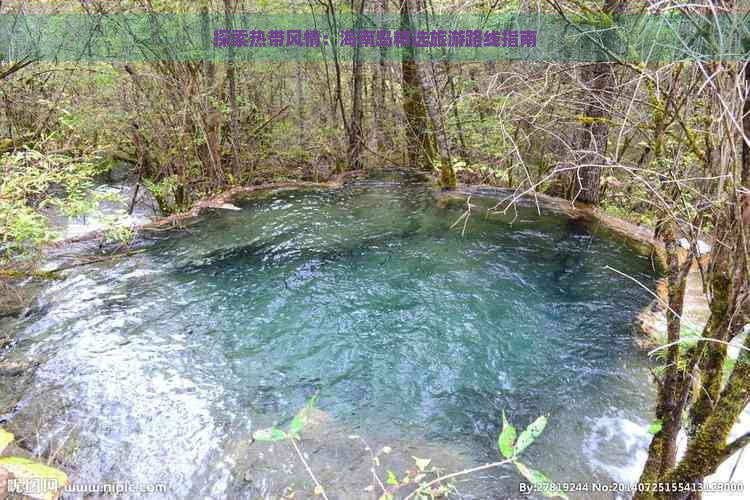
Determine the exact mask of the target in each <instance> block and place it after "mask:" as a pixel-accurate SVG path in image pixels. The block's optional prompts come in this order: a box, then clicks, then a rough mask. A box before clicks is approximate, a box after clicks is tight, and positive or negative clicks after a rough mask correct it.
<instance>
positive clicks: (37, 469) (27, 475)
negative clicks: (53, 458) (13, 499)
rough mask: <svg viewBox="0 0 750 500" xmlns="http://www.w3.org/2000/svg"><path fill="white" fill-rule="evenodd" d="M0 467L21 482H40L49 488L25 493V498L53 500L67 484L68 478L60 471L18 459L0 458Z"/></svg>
mask: <svg viewBox="0 0 750 500" xmlns="http://www.w3.org/2000/svg"><path fill="white" fill-rule="evenodd" d="M0 467H2V468H3V469H5V470H7V471H8V472H10V473H11V474H13V476H14V477H15V478H16V479H19V480H21V481H37V482H39V481H41V482H42V483H43V484H47V485H49V486H50V489H49V490H47V491H40V492H38V493H33V492H32V493H26V496H29V497H31V498H38V499H42V500H54V499H55V498H57V497H58V494H59V491H60V489H62V488H63V487H64V486H65V485H66V484H68V476H67V475H66V474H65V473H64V472H63V471H61V470H58V469H55V468H53V467H48V466H46V465H43V464H40V463H37V462H34V461H33V460H28V459H26V458H20V457H2V458H0Z"/></svg>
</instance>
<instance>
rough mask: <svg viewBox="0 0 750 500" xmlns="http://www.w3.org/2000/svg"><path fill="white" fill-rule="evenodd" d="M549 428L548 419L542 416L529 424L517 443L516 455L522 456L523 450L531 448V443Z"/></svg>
mask: <svg viewBox="0 0 750 500" xmlns="http://www.w3.org/2000/svg"><path fill="white" fill-rule="evenodd" d="M546 426H547V417H546V416H544V415H542V416H541V417H539V418H537V419H536V420H534V421H533V422H531V423H530V424H529V426H528V427H526V429H524V430H523V432H522V433H521V435H520V436H518V441H516V447H515V449H516V455H520V454H521V452H522V451H523V450H525V449H526V448H528V447H529V445H530V444H531V443H533V442H534V440H536V438H538V437H539V435H540V434H541V433H542V432H543V431H544V428H545V427H546Z"/></svg>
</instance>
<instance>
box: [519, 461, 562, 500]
mask: <svg viewBox="0 0 750 500" xmlns="http://www.w3.org/2000/svg"><path fill="white" fill-rule="evenodd" d="M514 463H515V464H516V468H517V469H518V472H520V473H521V475H522V476H523V477H524V478H525V479H526V480H527V481H528V482H530V483H531V484H532V485H533V486H535V488H536V491H537V492H538V493H540V494H541V495H542V496H545V497H547V498H555V497H557V498H564V499H565V500H568V495H566V494H565V492H563V491H553V490H552V488H551V487H550V486H549V485H550V483H551V482H552V481H550V480H549V478H548V477H547V476H545V475H544V474H542V473H541V472H539V471H538V470H535V469H531V468H529V467H526V466H525V465H524V464H522V463H521V462H514Z"/></svg>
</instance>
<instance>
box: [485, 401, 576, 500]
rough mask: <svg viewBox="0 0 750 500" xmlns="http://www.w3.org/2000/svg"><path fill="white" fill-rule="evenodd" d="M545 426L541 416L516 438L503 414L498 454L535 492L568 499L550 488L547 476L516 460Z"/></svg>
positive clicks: (543, 418)
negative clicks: (514, 468)
mask: <svg viewBox="0 0 750 500" xmlns="http://www.w3.org/2000/svg"><path fill="white" fill-rule="evenodd" d="M546 426H547V417H546V416H544V415H542V416H541V417H539V418H537V419H536V420H534V421H533V422H531V423H530V424H529V425H528V426H527V427H526V429H524V430H523V432H521V434H520V435H518V438H516V435H517V434H518V433H517V431H516V428H515V427H514V426H512V425H511V424H510V423H509V422H508V419H507V418H505V412H503V428H502V430H501V431H500V435H499V436H498V438H497V447H498V449H499V450H500V454H501V455H502V456H503V457H505V458H506V459H507V460H509V461H510V462H511V463H512V464H513V465H515V466H516V469H517V470H518V472H519V473H520V474H521V475H522V476H523V477H524V479H526V480H527V481H528V482H529V483H531V485H532V486H534V489H535V491H536V492H538V493H540V494H541V495H544V496H545V497H550V498H552V497H559V498H568V496H567V495H566V494H565V493H563V492H561V491H555V490H554V489H553V488H552V487H551V485H552V484H553V483H552V481H550V480H549V478H547V476H545V475H544V474H543V473H541V472H540V471H538V470H535V469H532V468H531V467H528V466H527V465H525V464H523V463H522V462H520V461H519V460H518V456H519V455H520V454H521V453H522V452H523V451H524V450H525V449H526V448H528V447H529V445H531V443H533V442H534V441H535V440H536V438H538V437H539V436H540V435H541V434H542V432H544V428H545V427H546Z"/></svg>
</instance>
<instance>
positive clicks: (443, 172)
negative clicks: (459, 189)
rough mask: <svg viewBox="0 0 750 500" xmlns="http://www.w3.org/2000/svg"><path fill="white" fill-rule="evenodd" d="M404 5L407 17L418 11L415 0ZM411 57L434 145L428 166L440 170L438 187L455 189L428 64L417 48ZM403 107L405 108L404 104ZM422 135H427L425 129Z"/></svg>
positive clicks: (407, 1)
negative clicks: (435, 166)
mask: <svg viewBox="0 0 750 500" xmlns="http://www.w3.org/2000/svg"><path fill="white" fill-rule="evenodd" d="M405 4H406V5H407V9H408V10H407V15H408V14H409V11H410V13H413V14H416V13H417V12H418V11H419V8H418V5H417V0H405ZM409 26H410V27H413V26H414V23H412V22H411V19H410V20H409ZM412 55H413V57H414V64H413V71H414V74H413V82H412V83H416V84H417V88H416V91H417V92H418V94H419V95H420V96H421V101H422V103H423V106H424V110H425V111H426V112H427V116H428V117H429V124H430V125H431V127H432V132H433V140H434V145H435V149H433V150H432V151H430V154H429V155H428V157H427V159H428V160H429V161H430V164H432V163H434V162H438V168H439V170H440V185H441V186H442V187H443V188H444V189H451V188H454V187H456V173H455V171H454V170H453V163H452V161H451V154H450V147H449V145H448V139H447V136H446V134H445V128H444V127H443V121H442V119H441V116H440V103H439V102H438V100H437V98H436V97H435V93H434V91H433V89H432V85H431V83H430V77H429V74H428V71H429V68H428V65H429V64H428V63H425V62H423V61H420V57H419V52H418V49H417V47H413V48H412ZM404 106H406V104H404ZM424 133H427V134H429V132H428V131H427V128H426V127H425V130H424ZM428 137H429V136H428ZM428 140H429V139H428Z"/></svg>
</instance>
